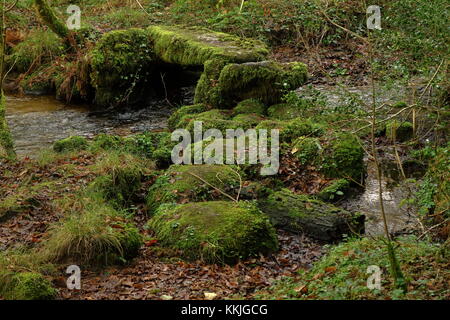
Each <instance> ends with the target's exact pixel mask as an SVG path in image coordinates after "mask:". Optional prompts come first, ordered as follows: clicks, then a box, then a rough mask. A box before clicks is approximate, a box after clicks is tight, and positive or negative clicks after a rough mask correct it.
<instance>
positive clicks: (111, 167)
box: [89, 152, 153, 208]
mask: <svg viewBox="0 0 450 320" xmlns="http://www.w3.org/2000/svg"><path fill="white" fill-rule="evenodd" d="M152 168H153V164H152V163H151V162H149V161H145V160H141V159H138V158H136V157H134V156H133V155H131V154H127V153H117V152H112V153H108V154H103V158H102V159H101V160H100V161H99V162H98V163H97V164H96V165H95V171H97V172H98V173H99V174H100V176H99V177H97V178H96V179H95V180H94V181H93V182H92V183H91V185H90V186H89V190H90V191H93V192H94V193H97V194H98V195H99V196H100V197H102V198H103V199H104V200H106V201H108V202H110V203H111V204H112V205H113V206H114V207H116V208H117V207H118V208H120V207H124V206H126V205H129V204H130V203H131V202H132V200H133V199H134V198H136V194H137V193H138V191H139V189H140V188H141V183H142V179H143V176H144V174H145V173H146V172H148V170H149V169H152Z"/></svg>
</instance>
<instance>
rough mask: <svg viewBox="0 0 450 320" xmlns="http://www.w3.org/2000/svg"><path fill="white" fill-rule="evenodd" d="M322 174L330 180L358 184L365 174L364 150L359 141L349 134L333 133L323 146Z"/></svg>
mask: <svg viewBox="0 0 450 320" xmlns="http://www.w3.org/2000/svg"><path fill="white" fill-rule="evenodd" d="M323 149H324V153H323V164H322V168H321V170H322V172H324V173H325V174H326V175H327V176H328V177H330V178H346V179H350V180H354V181H356V182H359V181H361V180H362V179H363V177H364V173H365V166H364V149H363V147H362V146H361V141H360V139H359V138H358V137H357V136H355V135H353V134H350V133H345V132H342V133H335V134H334V135H333V136H331V137H329V138H328V140H327V142H326V144H325V145H323Z"/></svg>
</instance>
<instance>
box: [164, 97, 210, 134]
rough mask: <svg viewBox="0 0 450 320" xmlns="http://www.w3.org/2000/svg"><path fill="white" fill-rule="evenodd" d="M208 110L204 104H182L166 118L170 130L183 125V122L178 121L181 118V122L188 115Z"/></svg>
mask: <svg viewBox="0 0 450 320" xmlns="http://www.w3.org/2000/svg"><path fill="white" fill-rule="evenodd" d="M205 111H208V107H207V106H205V105H204V104H201V103H200V104H194V105H191V106H183V107H181V108H179V109H178V110H176V111H175V112H174V113H173V114H172V115H171V116H170V118H169V120H168V126H169V129H170V130H175V129H177V128H181V127H184V125H185V124H183V123H180V121H181V120H182V119H183V122H185V121H187V120H188V118H187V117H188V116H189V115H194V114H199V113H203V112H205Z"/></svg>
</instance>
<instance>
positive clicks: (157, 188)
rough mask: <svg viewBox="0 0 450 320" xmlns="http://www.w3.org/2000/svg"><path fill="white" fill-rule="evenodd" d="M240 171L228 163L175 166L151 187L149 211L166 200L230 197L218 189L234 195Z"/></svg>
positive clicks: (182, 200)
mask: <svg viewBox="0 0 450 320" xmlns="http://www.w3.org/2000/svg"><path fill="white" fill-rule="evenodd" d="M238 173H239V171H238V169H237V168H235V167H231V166H227V165H186V166H180V165H172V166H171V167H170V168H169V169H168V170H167V172H166V173H165V174H164V175H162V176H160V177H159V178H158V179H157V180H156V182H155V183H154V184H153V186H152V187H151V188H150V190H149V194H148V197H147V205H148V207H149V211H150V212H154V211H155V210H156V209H157V208H158V207H159V206H160V205H161V204H163V203H185V202H187V201H193V202H198V201H210V200H224V199H228V200H229V198H228V197H226V196H225V195H224V194H222V193H221V192H219V191H218V190H217V189H220V190H222V191H223V192H225V193H226V194H228V195H230V196H231V197H235V196H236V195H237V193H238V190H239V187H240V180H239V175H238ZM239 174H241V173H239ZM241 178H242V176H241ZM212 186H214V188H213V187H212ZM215 188H216V189H215Z"/></svg>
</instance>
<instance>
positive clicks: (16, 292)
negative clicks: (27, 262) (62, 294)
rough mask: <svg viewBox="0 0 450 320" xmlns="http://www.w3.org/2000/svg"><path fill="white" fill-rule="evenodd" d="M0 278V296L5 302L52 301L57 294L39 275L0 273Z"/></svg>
mask: <svg viewBox="0 0 450 320" xmlns="http://www.w3.org/2000/svg"><path fill="white" fill-rule="evenodd" d="M2 273H3V274H2ZM0 278H2V280H1V281H2V283H4V286H2V288H0V295H2V296H3V297H4V298H5V299H7V300H53V299H55V298H56V296H57V293H58V292H57V291H56V289H54V288H53V287H52V285H51V283H50V281H48V280H47V279H45V278H44V277H43V276H42V275H41V274H40V273H34V272H22V273H12V272H9V273H6V272H0Z"/></svg>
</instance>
